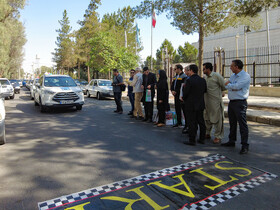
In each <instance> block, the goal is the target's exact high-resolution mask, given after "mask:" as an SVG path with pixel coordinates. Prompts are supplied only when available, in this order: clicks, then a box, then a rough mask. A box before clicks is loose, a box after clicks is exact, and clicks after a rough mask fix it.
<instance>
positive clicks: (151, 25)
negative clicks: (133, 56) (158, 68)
mask: <svg viewBox="0 0 280 210" xmlns="http://www.w3.org/2000/svg"><path fill="white" fill-rule="evenodd" d="M153 16H154V0H152V20H151V71H152V70H153Z"/></svg>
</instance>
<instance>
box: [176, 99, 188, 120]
mask: <svg viewBox="0 0 280 210" xmlns="http://www.w3.org/2000/svg"><path fill="white" fill-rule="evenodd" d="M175 111H176V115H177V123H178V125H182V111H183V113H184V116H186V115H185V109H184V105H183V102H182V101H181V100H180V98H179V96H177V95H176V96H175Z"/></svg>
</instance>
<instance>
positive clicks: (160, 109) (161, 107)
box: [157, 103, 165, 124]
mask: <svg viewBox="0 0 280 210" xmlns="http://www.w3.org/2000/svg"><path fill="white" fill-rule="evenodd" d="M157 107H158V123H163V124H164V123H165V106H164V104H163V103H161V104H158V105H157Z"/></svg>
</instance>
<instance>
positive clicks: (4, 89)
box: [0, 78, 15, 99]
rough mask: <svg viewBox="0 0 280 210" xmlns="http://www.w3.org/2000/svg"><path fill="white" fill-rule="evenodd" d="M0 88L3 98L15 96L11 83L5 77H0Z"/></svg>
mask: <svg viewBox="0 0 280 210" xmlns="http://www.w3.org/2000/svg"><path fill="white" fill-rule="evenodd" d="M0 84H1V86H0V88H1V93H2V94H3V96H4V97H5V98H10V99H14V98H15V93H14V88H13V86H12V85H11V83H10V81H9V80H8V79H6V78H0Z"/></svg>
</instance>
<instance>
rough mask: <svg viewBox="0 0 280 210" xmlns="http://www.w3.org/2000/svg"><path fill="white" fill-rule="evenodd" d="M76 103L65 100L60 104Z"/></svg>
mask: <svg viewBox="0 0 280 210" xmlns="http://www.w3.org/2000/svg"><path fill="white" fill-rule="evenodd" d="M73 103H74V101H73V100H64V101H60V104H73Z"/></svg>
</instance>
